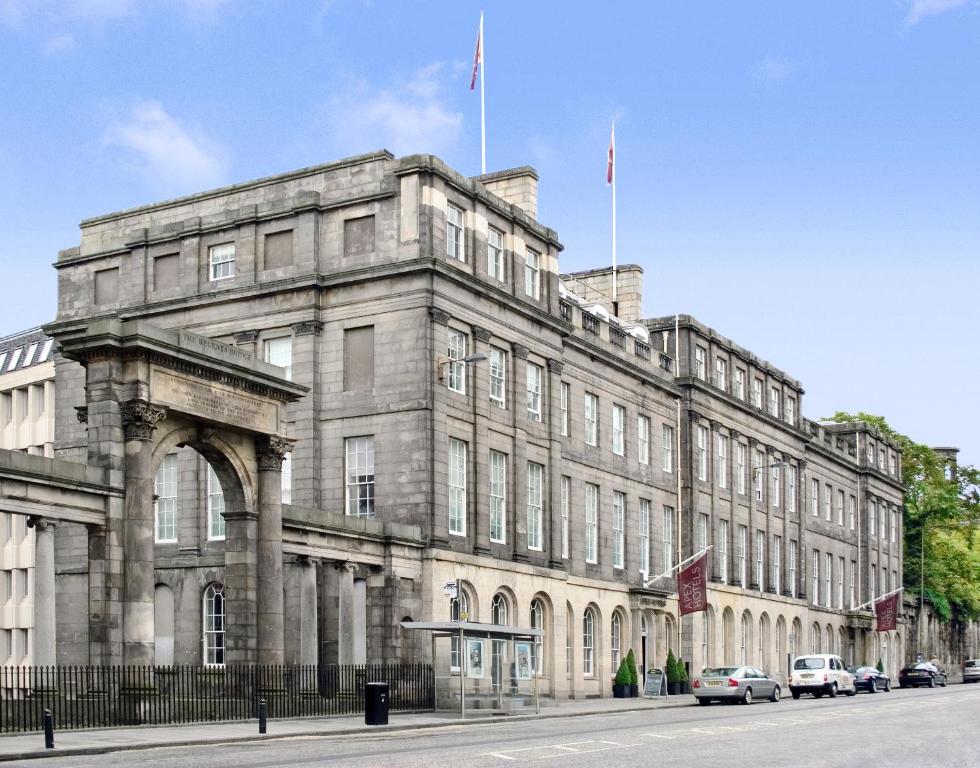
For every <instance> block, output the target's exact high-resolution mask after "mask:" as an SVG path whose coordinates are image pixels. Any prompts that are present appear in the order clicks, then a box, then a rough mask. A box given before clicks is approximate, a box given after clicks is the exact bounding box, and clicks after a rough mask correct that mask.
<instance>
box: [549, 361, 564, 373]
mask: <svg viewBox="0 0 980 768" xmlns="http://www.w3.org/2000/svg"><path fill="white" fill-rule="evenodd" d="M548 370H549V371H551V372H552V373H556V374H558V375H559V376H561V372H562V371H563V370H565V364H564V363H563V362H562V361H561V360H555V359H554V358H552V357H549V358H548Z"/></svg>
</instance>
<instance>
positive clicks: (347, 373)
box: [344, 325, 374, 392]
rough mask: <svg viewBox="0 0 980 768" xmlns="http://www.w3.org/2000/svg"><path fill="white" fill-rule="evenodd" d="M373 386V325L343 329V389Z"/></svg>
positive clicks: (352, 389) (351, 389)
mask: <svg viewBox="0 0 980 768" xmlns="http://www.w3.org/2000/svg"><path fill="white" fill-rule="evenodd" d="M373 387H374V326H373V325H366V326H364V327H363V328H347V329H346V330H345V331H344V391H345V392H353V391H356V390H362V389H371V388H373Z"/></svg>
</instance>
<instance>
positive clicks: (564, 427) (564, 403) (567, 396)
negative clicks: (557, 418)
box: [559, 381, 572, 437]
mask: <svg viewBox="0 0 980 768" xmlns="http://www.w3.org/2000/svg"><path fill="white" fill-rule="evenodd" d="M571 397H572V387H571V385H570V384H568V382H565V381H563V382H562V383H561V389H560V396H559V404H560V406H561V434H562V437H568V435H569V434H570V432H571V430H570V426H571V424H570V419H569V416H568V403H569V401H570V400H571Z"/></svg>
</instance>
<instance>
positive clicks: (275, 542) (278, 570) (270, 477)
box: [255, 435, 291, 664]
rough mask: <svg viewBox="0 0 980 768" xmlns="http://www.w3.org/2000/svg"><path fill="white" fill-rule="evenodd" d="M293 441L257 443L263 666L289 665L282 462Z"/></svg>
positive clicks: (266, 438) (258, 645)
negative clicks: (284, 573)
mask: <svg viewBox="0 0 980 768" xmlns="http://www.w3.org/2000/svg"><path fill="white" fill-rule="evenodd" d="M290 446H291V441H289V440H285V439H283V438H281V437H277V436H275V435H267V436H263V437H258V438H256V439H255V455H256V459H257V460H258V466H259V499H258V501H259V503H258V513H259V519H258V531H257V541H256V555H257V561H258V562H257V566H258V567H257V575H258V579H257V581H258V590H257V595H256V603H257V606H256V608H257V610H256V622H257V625H258V626H257V638H256V640H257V643H256V650H257V653H258V663H259V664H282V663H284V661H285V652H284V638H283V606H282V603H283V597H282V460H283V458H284V457H285V455H286V454H287V453H288V452H289V449H290Z"/></svg>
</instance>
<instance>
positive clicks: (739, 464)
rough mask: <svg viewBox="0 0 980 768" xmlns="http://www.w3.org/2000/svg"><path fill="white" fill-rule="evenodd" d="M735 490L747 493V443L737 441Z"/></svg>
mask: <svg viewBox="0 0 980 768" xmlns="http://www.w3.org/2000/svg"><path fill="white" fill-rule="evenodd" d="M735 490H737V491H738V492H739V493H745V445H744V444H743V443H735Z"/></svg>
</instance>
